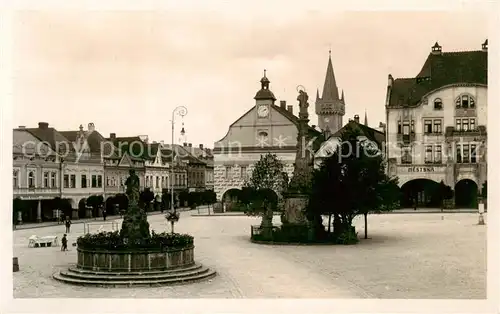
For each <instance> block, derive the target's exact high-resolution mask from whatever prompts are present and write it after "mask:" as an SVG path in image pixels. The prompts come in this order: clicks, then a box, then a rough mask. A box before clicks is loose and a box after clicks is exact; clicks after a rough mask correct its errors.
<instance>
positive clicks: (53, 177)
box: [50, 172, 56, 188]
mask: <svg viewBox="0 0 500 314" xmlns="http://www.w3.org/2000/svg"><path fill="white" fill-rule="evenodd" d="M50 186H51V187H53V188H55V187H56V173H55V172H51V173H50Z"/></svg>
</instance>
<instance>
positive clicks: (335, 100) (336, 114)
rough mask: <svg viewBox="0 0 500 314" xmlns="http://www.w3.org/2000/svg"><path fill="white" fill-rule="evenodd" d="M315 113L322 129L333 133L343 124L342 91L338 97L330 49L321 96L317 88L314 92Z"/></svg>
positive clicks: (343, 103) (343, 102)
mask: <svg viewBox="0 0 500 314" xmlns="http://www.w3.org/2000/svg"><path fill="white" fill-rule="evenodd" d="M316 114H317V115H318V126H319V128H320V129H321V130H322V131H327V132H329V133H330V134H334V133H335V132H337V131H338V130H340V129H341V128H342V126H343V123H342V117H343V116H344V115H345V101H344V91H342V96H340V97H339V91H338V87H337V82H336V81H335V74H334V73H333V65H332V57H331V51H330V56H329V57H328V67H327V68H326V77H325V83H324V85H323V91H322V95H321V98H320V97H319V90H318V91H317V92H316Z"/></svg>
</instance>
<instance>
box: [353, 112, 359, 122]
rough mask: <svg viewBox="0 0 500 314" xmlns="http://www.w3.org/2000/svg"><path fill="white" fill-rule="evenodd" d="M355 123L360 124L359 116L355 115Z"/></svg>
mask: <svg viewBox="0 0 500 314" xmlns="http://www.w3.org/2000/svg"><path fill="white" fill-rule="evenodd" d="M354 122H356V123H359V115H357V114H356V115H354Z"/></svg>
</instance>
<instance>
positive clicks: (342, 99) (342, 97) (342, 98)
mask: <svg viewBox="0 0 500 314" xmlns="http://www.w3.org/2000/svg"><path fill="white" fill-rule="evenodd" d="M340 100H341V101H342V102H344V90H343V89H342V96H340Z"/></svg>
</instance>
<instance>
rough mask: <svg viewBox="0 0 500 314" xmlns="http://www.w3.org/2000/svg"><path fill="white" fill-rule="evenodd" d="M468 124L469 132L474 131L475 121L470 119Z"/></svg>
mask: <svg viewBox="0 0 500 314" xmlns="http://www.w3.org/2000/svg"><path fill="white" fill-rule="evenodd" d="M469 123H470V125H469V130H471V131H474V130H475V129H476V119H470V120H469Z"/></svg>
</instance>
